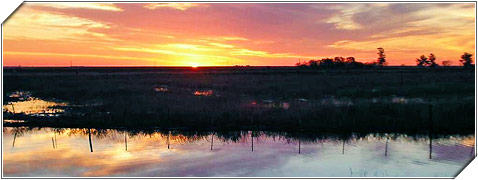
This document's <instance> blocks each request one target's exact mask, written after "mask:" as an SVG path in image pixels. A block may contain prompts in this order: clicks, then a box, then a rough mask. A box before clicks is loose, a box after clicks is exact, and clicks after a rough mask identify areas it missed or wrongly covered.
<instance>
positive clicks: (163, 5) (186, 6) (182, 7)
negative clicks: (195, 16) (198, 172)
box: [143, 3, 206, 11]
mask: <svg viewBox="0 0 478 180" xmlns="http://www.w3.org/2000/svg"><path fill="white" fill-rule="evenodd" d="M199 6H201V4H197V3H152V4H147V5H145V6H143V7H144V8H147V9H158V8H173V9H177V10H181V11H185V10H187V9H189V8H192V7H199ZM202 6H206V5H202Z"/></svg>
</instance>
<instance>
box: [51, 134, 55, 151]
mask: <svg viewBox="0 0 478 180" xmlns="http://www.w3.org/2000/svg"><path fill="white" fill-rule="evenodd" d="M51 144H52V145H53V149H55V141H54V140H53V137H51Z"/></svg>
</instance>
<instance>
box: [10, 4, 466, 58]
mask: <svg viewBox="0 0 478 180" xmlns="http://www.w3.org/2000/svg"><path fill="white" fill-rule="evenodd" d="M418 5H419V6H418ZM272 10H273V11H272ZM398 16H400V17H402V18H398V19H397V18H394V17H398ZM147 17H158V18H160V19H164V20H165V21H151V20H149V19H148V18H147ZM217 17H224V18H220V19H218V18H217ZM361 17H362V18H361ZM363 17H367V18H363ZM292 22H293V24H294V26H291V23H292ZM474 27H475V6H474V3H439V4H438V3H422V4H406V3H372V4H369V3H351V4H347V3H340V4H336V3H327V4H325V3H298V4H294V3H290V4H282V3H280V4H279V3H267V4H262V3H200V4H196V3H153V4H138V3H116V4H115V3H28V2H27V3H24V4H23V5H22V6H21V7H20V8H19V9H18V10H17V11H16V12H15V14H13V15H12V16H11V17H10V18H9V19H8V21H6V22H5V23H4V24H3V28H4V34H3V38H4V49H3V52H4V57H3V58H4V65H5V66H19V65H21V66H70V62H74V64H75V65H77V66H150V65H153V64H154V65H155V66H190V67H199V66H229V65H251V66H293V65H295V63H297V62H298V61H299V60H302V61H304V60H305V61H308V60H310V59H321V58H325V57H337V56H342V57H349V56H353V57H355V59H356V60H357V61H360V62H372V61H375V60H376V59H377V54H376V53H377V52H376V48H377V47H383V48H384V49H385V54H386V56H387V62H388V64H389V65H402V64H405V65H415V59H416V58H417V57H419V56H420V55H428V54H430V53H434V54H435V55H436V56H437V62H438V63H440V64H441V62H442V61H452V62H454V64H456V65H458V64H459V62H458V59H459V58H460V56H461V55H462V54H463V53H464V52H468V53H472V54H474V52H475V41H474V39H475V38H474V36H475V31H474V30H475V28H474ZM264 32H267V33H264ZM422 42H427V43H422Z"/></svg>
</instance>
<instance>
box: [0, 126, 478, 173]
mask: <svg viewBox="0 0 478 180" xmlns="http://www.w3.org/2000/svg"><path fill="white" fill-rule="evenodd" d="M3 136H4V139H3V140H4V142H3V143H4V152H3V157H4V161H3V163H4V175H5V176H7V177H12V176H304V172H313V173H311V174H305V175H306V176H349V175H352V176H356V175H359V174H362V175H363V173H358V172H362V171H367V172H376V173H373V174H376V175H375V176H381V174H385V173H384V172H387V173H386V174H388V175H389V176H445V177H453V176H455V174H456V173H457V172H459V171H460V170H461V169H462V168H463V167H464V166H465V165H466V164H467V163H468V162H469V161H470V160H471V159H472V158H473V157H474V146H475V144H474V136H473V135H468V136H438V135H437V136H436V137H434V138H433V158H432V159H430V157H431V156H430V155H431V152H432V151H431V149H430V147H431V146H430V142H431V141H430V140H431V139H430V138H428V136H427V135H425V136H420V135H416V136H409V135H404V134H392V135H390V134H387V135H381V134H365V135H359V134H352V135H347V136H344V135H334V134H320V133H286V132H267V131H235V132H179V131H159V130H158V131H156V130H150V131H136V130H132V131H124V130H111V129H69V128H62V129H53V128H41V129H38V128H24V127H7V128H4V130H3ZM249 138H250V139H249ZM254 138H256V139H254ZM249 140H250V142H249ZM58 141H61V146H58V144H57V143H58ZM93 142H94V148H93ZM9 144H12V146H9ZM52 144H53V145H52ZM173 144H174V146H172V145H173ZM384 144H385V146H384ZM52 146H53V148H54V149H52ZM86 146H89V148H87V147H86ZM345 146H347V153H345ZM339 148H340V150H339ZM337 151H338V152H337ZM93 152H94V153H93ZM384 152H385V156H384ZM345 160H346V161H345ZM344 162H347V163H344ZM205 168H207V169H208V170H207V171H206V170H204V169H205ZM263 169H267V170H263ZM271 172H273V173H271ZM369 175H370V174H369Z"/></svg>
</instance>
